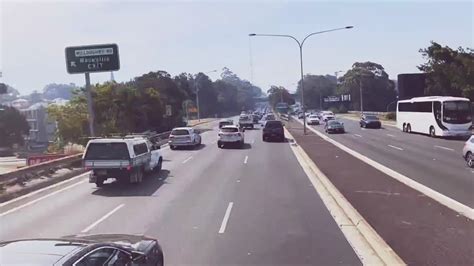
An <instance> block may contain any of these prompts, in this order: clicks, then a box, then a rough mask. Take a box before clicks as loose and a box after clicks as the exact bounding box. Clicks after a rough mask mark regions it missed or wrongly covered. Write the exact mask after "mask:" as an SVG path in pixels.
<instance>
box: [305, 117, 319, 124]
mask: <svg viewBox="0 0 474 266" xmlns="http://www.w3.org/2000/svg"><path fill="white" fill-rule="evenodd" d="M307 120H308V125H319V117H318V116H317V115H310V116H309V117H308V119H307Z"/></svg>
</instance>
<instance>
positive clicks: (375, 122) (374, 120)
mask: <svg viewBox="0 0 474 266" xmlns="http://www.w3.org/2000/svg"><path fill="white" fill-rule="evenodd" d="M359 125H360V127H363V128H381V127H382V123H381V122H380V120H379V118H378V117H377V116H375V115H366V114H364V115H362V116H361V117H360V121H359Z"/></svg>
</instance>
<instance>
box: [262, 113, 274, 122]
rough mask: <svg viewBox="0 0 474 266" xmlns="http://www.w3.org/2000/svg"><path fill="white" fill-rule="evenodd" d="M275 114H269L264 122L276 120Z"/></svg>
mask: <svg viewBox="0 0 474 266" xmlns="http://www.w3.org/2000/svg"><path fill="white" fill-rule="evenodd" d="M275 119H276V118H275V114H273V113H268V114H266V115H265V116H264V118H263V120H265V121H268V120H275Z"/></svg>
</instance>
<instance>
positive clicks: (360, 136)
mask: <svg viewBox="0 0 474 266" xmlns="http://www.w3.org/2000/svg"><path fill="white" fill-rule="evenodd" d="M354 136H357V137H359V138H362V135H359V134H354Z"/></svg>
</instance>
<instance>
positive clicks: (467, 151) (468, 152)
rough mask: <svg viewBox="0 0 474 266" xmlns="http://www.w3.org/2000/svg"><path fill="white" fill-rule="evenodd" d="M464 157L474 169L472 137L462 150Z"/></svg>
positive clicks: (473, 140) (473, 143)
mask: <svg viewBox="0 0 474 266" xmlns="http://www.w3.org/2000/svg"><path fill="white" fill-rule="evenodd" d="M462 157H463V158H464V160H466V164H467V166H469V167H470V168H474V136H471V137H470V138H469V139H468V140H467V141H466V142H465V143H464V147H463V149H462Z"/></svg>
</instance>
